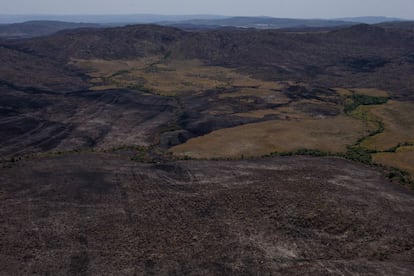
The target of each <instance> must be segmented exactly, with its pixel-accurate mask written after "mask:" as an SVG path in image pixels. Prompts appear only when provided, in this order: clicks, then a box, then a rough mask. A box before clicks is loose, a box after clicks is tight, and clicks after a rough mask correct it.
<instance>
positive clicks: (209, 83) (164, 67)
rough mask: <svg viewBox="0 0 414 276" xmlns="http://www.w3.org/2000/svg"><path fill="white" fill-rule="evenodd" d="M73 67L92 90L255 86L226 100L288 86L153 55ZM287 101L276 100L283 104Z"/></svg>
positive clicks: (170, 91) (169, 92)
mask: <svg viewBox="0 0 414 276" xmlns="http://www.w3.org/2000/svg"><path fill="white" fill-rule="evenodd" d="M72 64H74V65H75V66H78V67H80V68H83V69H84V70H86V71H87V72H88V74H89V76H90V77H92V82H93V83H94V84H95V87H93V88H92V89H95V90H100V89H103V88H105V89H111V88H130V89H134V88H135V89H140V90H142V89H144V90H149V91H151V92H153V93H156V94H159V95H164V96H174V95H177V94H180V93H181V92H188V91H191V92H198V91H205V90H209V89H217V88H232V87H252V88H255V89H250V90H249V89H247V90H243V91H242V92H239V94H226V95H223V97H226V96H228V97H232V96H241V95H252V94H256V93H257V92H258V91H257V89H260V91H262V92H261V93H260V92H259V94H260V95H261V96H263V97H266V96H267V97H269V96H271V95H270V94H271V92H269V91H270V90H273V89H280V88H282V87H285V86H286V84H281V83H274V82H267V81H261V80H257V79H253V78H251V77H249V76H247V75H243V74H240V73H238V72H236V70H234V69H229V68H225V67H219V66H205V65H203V63H202V62H201V61H199V60H176V59H174V60H169V59H165V58H163V57H159V56H154V57H148V58H142V59H138V60H78V59H74V60H72ZM283 100H284V98H280V99H279V98H274V101H275V102H277V103H279V102H280V101H282V102H283Z"/></svg>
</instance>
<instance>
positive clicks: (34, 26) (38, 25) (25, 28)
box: [0, 21, 103, 39]
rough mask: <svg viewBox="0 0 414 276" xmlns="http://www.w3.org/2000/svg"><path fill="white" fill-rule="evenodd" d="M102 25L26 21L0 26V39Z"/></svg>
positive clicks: (26, 36) (28, 36)
mask: <svg viewBox="0 0 414 276" xmlns="http://www.w3.org/2000/svg"><path fill="white" fill-rule="evenodd" d="M99 27H103V26H102V25H98V24H92V23H69V22H61V21H27V22H24V23H13V24H7V25H6V24H5V25H0V38H6V39H13V38H30V37H36V36H46V35H50V34H54V33H57V32H59V31H62V30H70V29H79V28H99Z"/></svg>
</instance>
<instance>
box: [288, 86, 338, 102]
mask: <svg viewBox="0 0 414 276" xmlns="http://www.w3.org/2000/svg"><path fill="white" fill-rule="evenodd" d="M282 92H283V93H284V94H285V95H286V96H287V97H289V98H290V99H292V100H301V99H306V100H319V101H323V102H331V103H336V104H338V103H340V96H339V95H338V93H337V92H336V91H335V90H333V89H331V88H325V87H311V88H309V87H306V86H302V85H291V86H289V87H288V88H286V89H283V90H282Z"/></svg>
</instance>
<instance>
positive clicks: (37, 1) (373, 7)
mask: <svg viewBox="0 0 414 276" xmlns="http://www.w3.org/2000/svg"><path fill="white" fill-rule="evenodd" d="M131 13H152V14H218V15H267V16H275V17H296V18H335V17H348V16H365V15H373V16H391V17H402V18H407V19H414V0H249V1H246V0H0V14H131Z"/></svg>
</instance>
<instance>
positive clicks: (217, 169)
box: [0, 153, 414, 275]
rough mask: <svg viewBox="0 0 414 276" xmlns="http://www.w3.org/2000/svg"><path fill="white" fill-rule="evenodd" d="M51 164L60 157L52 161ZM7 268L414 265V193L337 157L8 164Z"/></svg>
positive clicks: (383, 268)
mask: <svg viewBox="0 0 414 276" xmlns="http://www.w3.org/2000/svg"><path fill="white" fill-rule="evenodd" d="M50 168H53V170H51V169H50ZM0 183H2V185H1V188H0V212H1V216H0V218H1V222H0V224H1V225H2V226H1V228H0V229H1V230H0V248H1V250H0V252H1V261H0V271H2V273H4V274H5V275H16V274H18V275H21V274H40V275H47V273H50V274H51V275H56V274H76V275H89V274H94V275H111V274H112V275H113V274H117V275H119V274H123V275H134V274H136V275H139V274H157V275H159V274H161V275H165V274H172V275H182V274H191V275H206V274H209V275H211V274H221V275H229V274H237V275H240V274H259V275H267V274H284V275H286V274H287V275H310V274H312V275H315V274H317V275H321V274H322V275H324V274H330V275H351V274H352V275H354V274H357V273H360V274H364V275H412V274H411V273H412V271H413V270H414V265H413V263H414V230H413V229H414V214H413V213H414V196H413V194H412V192H409V191H407V190H404V189H403V188H401V187H399V186H398V185H397V184H393V183H390V182H388V181H386V180H385V179H384V178H383V176H382V174H381V172H379V171H376V170H374V169H372V168H369V167H365V166H362V165H361V164H356V163H352V162H349V161H345V160H342V159H338V158H311V157H280V158H275V159H261V160H244V161H179V162H174V163H167V164H158V165H148V164H141V163H136V162H132V161H129V160H127V159H125V158H123V157H120V156H116V155H109V154H92V153H88V154H78V155H67V156H62V157H53V158H52V157H51V158H45V159H42V162H39V161H38V160H32V161H21V162H17V163H15V165H14V167H13V168H0Z"/></svg>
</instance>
